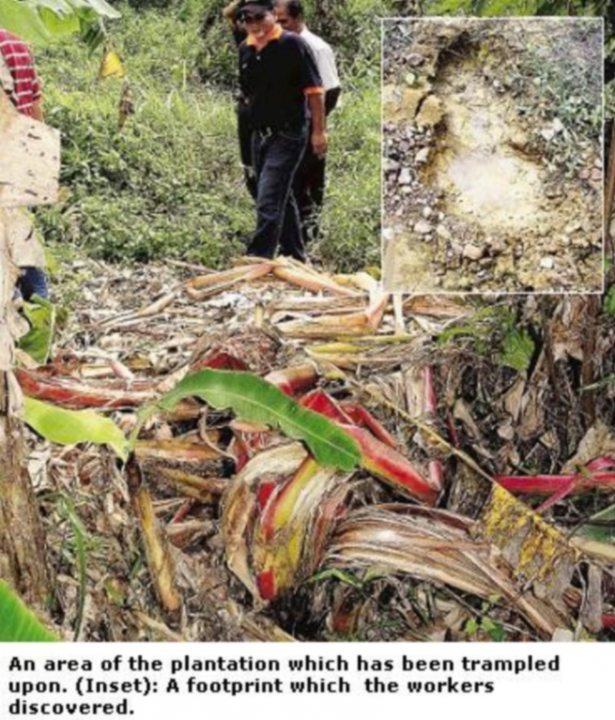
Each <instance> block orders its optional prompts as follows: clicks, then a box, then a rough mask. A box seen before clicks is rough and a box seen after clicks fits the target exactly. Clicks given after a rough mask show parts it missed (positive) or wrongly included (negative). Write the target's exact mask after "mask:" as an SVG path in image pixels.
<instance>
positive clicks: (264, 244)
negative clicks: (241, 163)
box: [247, 127, 307, 260]
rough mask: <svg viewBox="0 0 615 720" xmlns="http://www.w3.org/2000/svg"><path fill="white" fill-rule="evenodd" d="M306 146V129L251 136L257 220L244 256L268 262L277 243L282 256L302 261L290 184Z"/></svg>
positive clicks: (302, 250) (301, 247)
mask: <svg viewBox="0 0 615 720" xmlns="http://www.w3.org/2000/svg"><path fill="white" fill-rule="evenodd" d="M306 143H307V127H303V128H300V129H296V130H295V129H293V130H278V131H274V132H263V131H261V130H255V131H254V132H253V133H252V160H253V162H254V169H255V170H256V180H257V194H256V214H257V220H256V231H255V232H254V235H253V237H252V240H251V242H250V244H249V246H248V250H247V252H248V255H258V256H259V257H267V258H272V257H274V255H275V251H276V249H277V246H278V243H279V244H280V252H281V253H282V254H283V255H290V256H291V257H294V258H296V259H297V260H305V253H304V249H303V240H302V239H301V222H300V219H299V211H298V209H297V203H296V202H295V197H294V195H293V192H292V184H293V177H294V175H295V172H296V171H297V167H298V166H299V163H300V162H301V158H302V157H303V153H304V152H305V146H306Z"/></svg>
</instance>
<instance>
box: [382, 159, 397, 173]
mask: <svg viewBox="0 0 615 720" xmlns="http://www.w3.org/2000/svg"><path fill="white" fill-rule="evenodd" d="M384 170H385V172H395V171H396V170H399V163H398V162H397V160H393V159H392V158H389V159H388V160H387V161H386V165H385V166H384Z"/></svg>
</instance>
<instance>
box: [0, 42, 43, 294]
mask: <svg viewBox="0 0 615 720" xmlns="http://www.w3.org/2000/svg"><path fill="white" fill-rule="evenodd" d="M2 90H4V92H5V93H6V94H7V96H8V97H9V99H10V100H11V102H12V103H13V105H14V106H15V107H16V109H17V110H18V112H20V113H21V114H22V115H27V116H28V117H31V118H33V119H34V120H40V121H41V122H42V121H43V110H42V93H41V84H40V81H39V79H38V75H37V73H36V68H35V67H34V59H33V57H32V53H31V52H30V48H29V47H28V45H27V44H26V43H25V42H23V40H20V38H18V37H17V35H13V33H11V32H9V31H8V30H4V29H3V28H0V92H1V91H2ZM23 219H24V223H25V227H26V230H28V226H29V232H30V233H34V226H33V225H32V222H31V221H30V220H29V218H28V217H27V216H24V218H23ZM35 247H36V252H35V255H36V257H30V258H28V259H26V258H21V260H22V262H24V261H25V262H24V264H23V265H21V270H22V275H21V277H20V279H19V281H18V283H17V288H18V290H19V291H20V293H21V295H22V296H23V297H24V299H25V300H29V299H30V298H31V297H32V295H39V296H40V297H42V298H48V297H49V286H48V284H47V277H46V276H45V272H44V270H43V269H42V267H38V263H40V264H41V265H43V266H44V255H43V251H42V248H41V247H40V245H39V244H38V243H36V245H35ZM16 260H17V262H18V264H19V260H20V258H16ZM30 263H37V265H34V264H30Z"/></svg>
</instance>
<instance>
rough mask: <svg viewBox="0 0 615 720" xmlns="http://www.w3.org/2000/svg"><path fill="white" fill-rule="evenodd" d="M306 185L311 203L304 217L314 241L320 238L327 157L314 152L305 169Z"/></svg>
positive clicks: (309, 236) (309, 235) (305, 226)
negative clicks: (321, 156)
mask: <svg viewBox="0 0 615 720" xmlns="http://www.w3.org/2000/svg"><path fill="white" fill-rule="evenodd" d="M305 186H306V194H307V196H308V197H309V199H310V205H309V212H308V213H306V215H305V217H304V218H303V222H304V233H305V235H306V236H307V237H308V239H309V241H312V240H316V239H317V238H318V235H319V232H320V213H321V212H322V204H323V200H324V196H325V159H324V158H319V157H316V155H314V154H313V153H312V155H311V157H310V161H309V164H308V165H307V167H306V171H305Z"/></svg>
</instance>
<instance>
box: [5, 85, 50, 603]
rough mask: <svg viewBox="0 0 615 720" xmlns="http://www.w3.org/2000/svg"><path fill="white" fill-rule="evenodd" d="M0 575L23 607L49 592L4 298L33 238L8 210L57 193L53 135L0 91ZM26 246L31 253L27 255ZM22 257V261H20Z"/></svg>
mask: <svg viewBox="0 0 615 720" xmlns="http://www.w3.org/2000/svg"><path fill="white" fill-rule="evenodd" d="M0 137H1V138H2V139H1V141H0V578H3V579H5V580H7V581H8V582H9V583H10V584H11V585H12V586H13V587H14V588H15V589H16V590H17V591H18V592H19V594H20V595H21V596H22V597H23V598H24V600H26V602H28V603H29V604H31V605H34V606H39V607H41V606H44V604H45V603H46V602H47V601H48V600H49V598H50V596H51V583H50V576H49V572H48V569H47V563H46V549H45V537H44V533H43V529H42V524H41V521H40V517H39V514H38V507H37V504H36V497H35V495H34V492H33V489H32V486H31V484H30V478H29V476H28V473H27V469H26V467H25V464H24V458H23V427H22V423H21V419H20V417H19V414H20V411H21V390H20V388H19V386H18V385H17V381H16V380H15V377H14V375H13V374H12V371H11V368H12V365H13V350H14V340H15V328H16V323H15V322H14V310H13V306H12V297H13V291H14V287H15V279H16V277H17V264H18V263H19V264H29V263H30V262H31V260H30V258H31V257H33V256H34V255H35V254H36V253H35V248H34V243H35V241H34V240H33V238H32V237H31V236H30V234H29V233H27V232H26V233H24V232H23V228H24V225H26V227H27V221H25V222H24V218H23V217H22V216H20V215H19V211H18V210H16V208H20V207H23V206H26V205H36V204H42V203H50V202H53V201H54V200H55V198H56V196H57V185H58V172H59V147H60V143H59V135H58V133H57V131H54V130H51V128H48V127H47V126H46V125H44V124H43V123H39V122H35V121H33V120H31V119H29V118H25V117H22V116H20V115H18V114H17V112H16V111H15V110H14V108H13V106H12V105H11V104H10V102H9V101H8V100H7V98H6V97H5V95H4V93H2V92H0ZM33 252H34V255H33V254H32V253H33ZM24 261H25V262H24Z"/></svg>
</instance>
